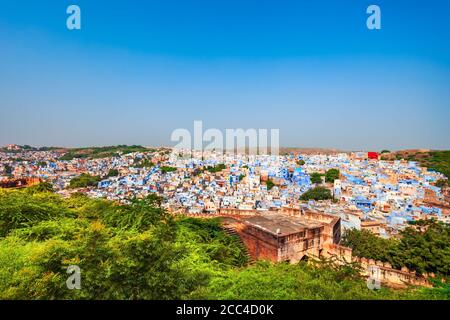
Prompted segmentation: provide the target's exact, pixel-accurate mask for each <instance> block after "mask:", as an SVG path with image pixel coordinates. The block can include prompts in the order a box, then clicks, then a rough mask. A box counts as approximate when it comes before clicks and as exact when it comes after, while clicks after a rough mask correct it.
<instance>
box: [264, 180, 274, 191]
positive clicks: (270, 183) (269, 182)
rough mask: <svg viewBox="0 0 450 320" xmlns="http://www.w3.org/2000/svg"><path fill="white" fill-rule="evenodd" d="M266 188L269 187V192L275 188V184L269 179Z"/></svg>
mask: <svg viewBox="0 0 450 320" xmlns="http://www.w3.org/2000/svg"><path fill="white" fill-rule="evenodd" d="M266 186H267V190H271V189H272V188H273V187H274V186H275V183H273V181H272V180H270V179H267V181H266Z"/></svg>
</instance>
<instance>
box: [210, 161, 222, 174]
mask: <svg viewBox="0 0 450 320" xmlns="http://www.w3.org/2000/svg"><path fill="white" fill-rule="evenodd" d="M225 168H226V166H225V164H223V163H219V164H217V165H215V166H214V167H211V166H208V167H206V170H208V171H209V172H211V173H216V172H220V171H222V170H224V169H225Z"/></svg>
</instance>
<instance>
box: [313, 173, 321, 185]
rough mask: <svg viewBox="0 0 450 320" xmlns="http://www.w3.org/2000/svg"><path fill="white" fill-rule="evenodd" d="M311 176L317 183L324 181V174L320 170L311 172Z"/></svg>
mask: <svg viewBox="0 0 450 320" xmlns="http://www.w3.org/2000/svg"><path fill="white" fill-rule="evenodd" d="M310 178H311V182H312V183H315V184H320V183H322V175H321V174H320V173H318V172H313V173H311V175H310Z"/></svg>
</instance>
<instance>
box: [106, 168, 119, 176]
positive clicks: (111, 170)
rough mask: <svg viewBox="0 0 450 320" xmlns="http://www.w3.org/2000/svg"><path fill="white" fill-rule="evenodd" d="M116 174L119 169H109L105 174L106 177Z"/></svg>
mask: <svg viewBox="0 0 450 320" xmlns="http://www.w3.org/2000/svg"><path fill="white" fill-rule="evenodd" d="M118 175H119V170H117V169H109V171H108V174H107V175H106V178H110V177H117V176H118Z"/></svg>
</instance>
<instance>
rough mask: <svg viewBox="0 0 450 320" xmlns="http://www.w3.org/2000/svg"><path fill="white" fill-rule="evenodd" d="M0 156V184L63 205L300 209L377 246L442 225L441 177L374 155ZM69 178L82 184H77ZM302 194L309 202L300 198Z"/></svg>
mask: <svg viewBox="0 0 450 320" xmlns="http://www.w3.org/2000/svg"><path fill="white" fill-rule="evenodd" d="M2 150H3V151H2V152H0V181H1V182H2V184H3V185H7V184H8V182H11V181H16V185H14V187H20V185H21V184H28V183H30V182H31V183H35V182H37V181H38V182H41V181H45V182H49V183H51V184H52V185H53V187H54V189H55V191H56V192H57V193H59V194H61V195H63V196H70V195H71V194H72V193H75V192H77V193H84V194H86V195H88V196H90V197H94V198H105V199H108V200H112V201H118V202H120V203H127V202H129V201H130V199H133V198H135V197H136V198H143V197H145V196H147V195H149V194H156V195H158V196H161V197H162V199H163V206H164V207H165V208H167V209H168V210H169V211H171V212H179V213H184V214H192V215H196V214H198V215H211V216H214V215H216V214H218V213H219V212H220V210H225V209H234V210H242V211H246V210H247V211H248V210H253V211H258V212H261V213H264V212H271V211H274V210H281V209H282V210H285V209H301V208H307V209H309V210H314V211H316V212H321V213H324V214H327V215H334V216H336V217H339V218H340V219H341V226H342V228H343V229H346V228H356V229H368V230H371V231H372V232H374V233H376V234H377V235H379V236H381V237H386V238H387V237H392V236H395V235H396V234H398V232H399V231H400V230H402V229H403V228H405V227H406V226H407V225H408V222H410V221H414V220H421V219H430V218H434V219H436V220H439V221H443V222H447V223H448V222H450V219H449V216H450V212H449V210H448V205H447V202H446V196H447V195H445V194H444V193H443V190H442V189H441V188H440V187H438V186H436V182H437V181H439V180H443V179H446V177H445V176H444V175H443V174H441V173H439V172H435V171H432V170H429V169H427V168H425V167H421V166H419V164H418V163H416V162H414V161H407V160H393V161H385V160H381V155H380V154H378V153H375V152H348V153H335V154H310V153H309V154H301V153H296V154H294V153H286V154H283V155H277V156H275V155H249V154H223V153H219V152H215V151H203V152H197V151H192V152H191V151H189V152H182V151H176V152H175V151H174V150H171V149H170V148H155V149H147V150H146V151H142V152H141V151H139V152H131V153H123V152H120V151H119V152H117V153H116V154H114V155H112V156H109V157H105V158H95V157H74V158H72V159H70V158H69V159H65V158H64V157H63V156H64V154H65V153H66V152H67V150H65V151H64V150H63V151H61V150H58V149H51V148H48V150H40V149H23V148H22V147H19V146H15V145H8V146H7V147H5V148H3V149H2ZM77 179H78V182H79V181H81V182H82V181H83V179H85V180H86V181H88V183H87V184H84V185H83V183H81V184H79V185H77V183H76V182H77ZM311 191H314V192H316V194H317V193H319V198H317V195H314V193H312V196H311V197H309V198H308V197H305V195H308V194H310V193H311ZM308 192H309V193H308ZM329 195H331V196H329ZM322 196H324V198H320V197H322ZM314 199H316V200H321V201H316V200H314ZM322 199H323V200H322Z"/></svg>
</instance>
